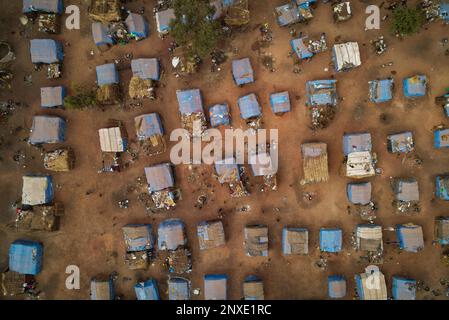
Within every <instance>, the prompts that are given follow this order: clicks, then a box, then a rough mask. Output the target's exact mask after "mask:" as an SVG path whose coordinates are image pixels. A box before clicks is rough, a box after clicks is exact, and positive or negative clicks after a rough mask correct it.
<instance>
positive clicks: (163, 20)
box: [156, 8, 176, 35]
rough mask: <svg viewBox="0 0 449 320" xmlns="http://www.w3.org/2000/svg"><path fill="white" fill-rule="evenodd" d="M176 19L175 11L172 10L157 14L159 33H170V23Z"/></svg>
mask: <svg viewBox="0 0 449 320" xmlns="http://www.w3.org/2000/svg"><path fill="white" fill-rule="evenodd" d="M175 19H176V16H175V10H173V9H172V8H169V9H166V10H162V11H158V12H156V25H157V32H159V34H161V35H165V34H167V33H169V31H170V22H171V21H172V20H175Z"/></svg>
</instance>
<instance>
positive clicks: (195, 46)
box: [170, 0, 221, 58]
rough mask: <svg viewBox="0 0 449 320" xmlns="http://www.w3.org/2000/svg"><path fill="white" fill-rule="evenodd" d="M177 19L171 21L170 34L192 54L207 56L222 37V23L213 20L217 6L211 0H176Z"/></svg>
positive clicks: (174, 6)
mask: <svg viewBox="0 0 449 320" xmlns="http://www.w3.org/2000/svg"><path fill="white" fill-rule="evenodd" d="M173 9H174V11H175V16H176V19H175V20H172V21H171V23H170V30H171V31H170V34H171V35H172V36H173V38H174V39H175V41H176V42H177V43H178V44H179V45H180V46H185V47H187V48H188V50H189V51H188V52H189V54H191V55H198V56H199V57H200V58H205V57H207V56H208V55H209V54H210V53H211V52H212V51H213V50H214V49H215V47H216V46H217V44H218V42H219V40H220V39H221V28H220V23H219V22H218V21H216V20H212V17H213V15H214V13H215V8H214V7H212V6H211V5H210V3H209V0H175V1H174V3H173Z"/></svg>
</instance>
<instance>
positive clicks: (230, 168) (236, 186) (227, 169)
mask: <svg viewBox="0 0 449 320" xmlns="http://www.w3.org/2000/svg"><path fill="white" fill-rule="evenodd" d="M215 171H216V173H217V178H218V181H219V182H220V183H221V184H227V185H228V187H229V190H230V193H231V197H233V198H240V197H245V196H247V195H249V192H248V191H247V189H246V187H245V184H244V181H243V179H242V178H243V176H244V168H243V167H240V166H238V165H237V164H236V162H235V159H224V160H221V161H217V162H216V163H215Z"/></svg>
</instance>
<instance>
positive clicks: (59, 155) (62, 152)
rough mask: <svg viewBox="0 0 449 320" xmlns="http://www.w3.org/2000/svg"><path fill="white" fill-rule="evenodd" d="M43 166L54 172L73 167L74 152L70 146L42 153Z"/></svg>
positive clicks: (64, 170) (65, 170)
mask: <svg viewBox="0 0 449 320" xmlns="http://www.w3.org/2000/svg"><path fill="white" fill-rule="evenodd" d="M44 167H45V169H47V170H50V171H56V172H67V171H70V170H72V169H73V168H74V167H75V154H74V152H73V150H72V149H70V148H63V149H56V150H53V151H48V152H46V153H45V155H44Z"/></svg>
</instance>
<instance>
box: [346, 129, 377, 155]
mask: <svg viewBox="0 0 449 320" xmlns="http://www.w3.org/2000/svg"><path fill="white" fill-rule="evenodd" d="M371 148H372V145H371V134H369V133H368V132H365V133H347V134H344V135H343V154H344V155H345V156H347V155H348V154H350V153H352V152H361V151H371Z"/></svg>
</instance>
